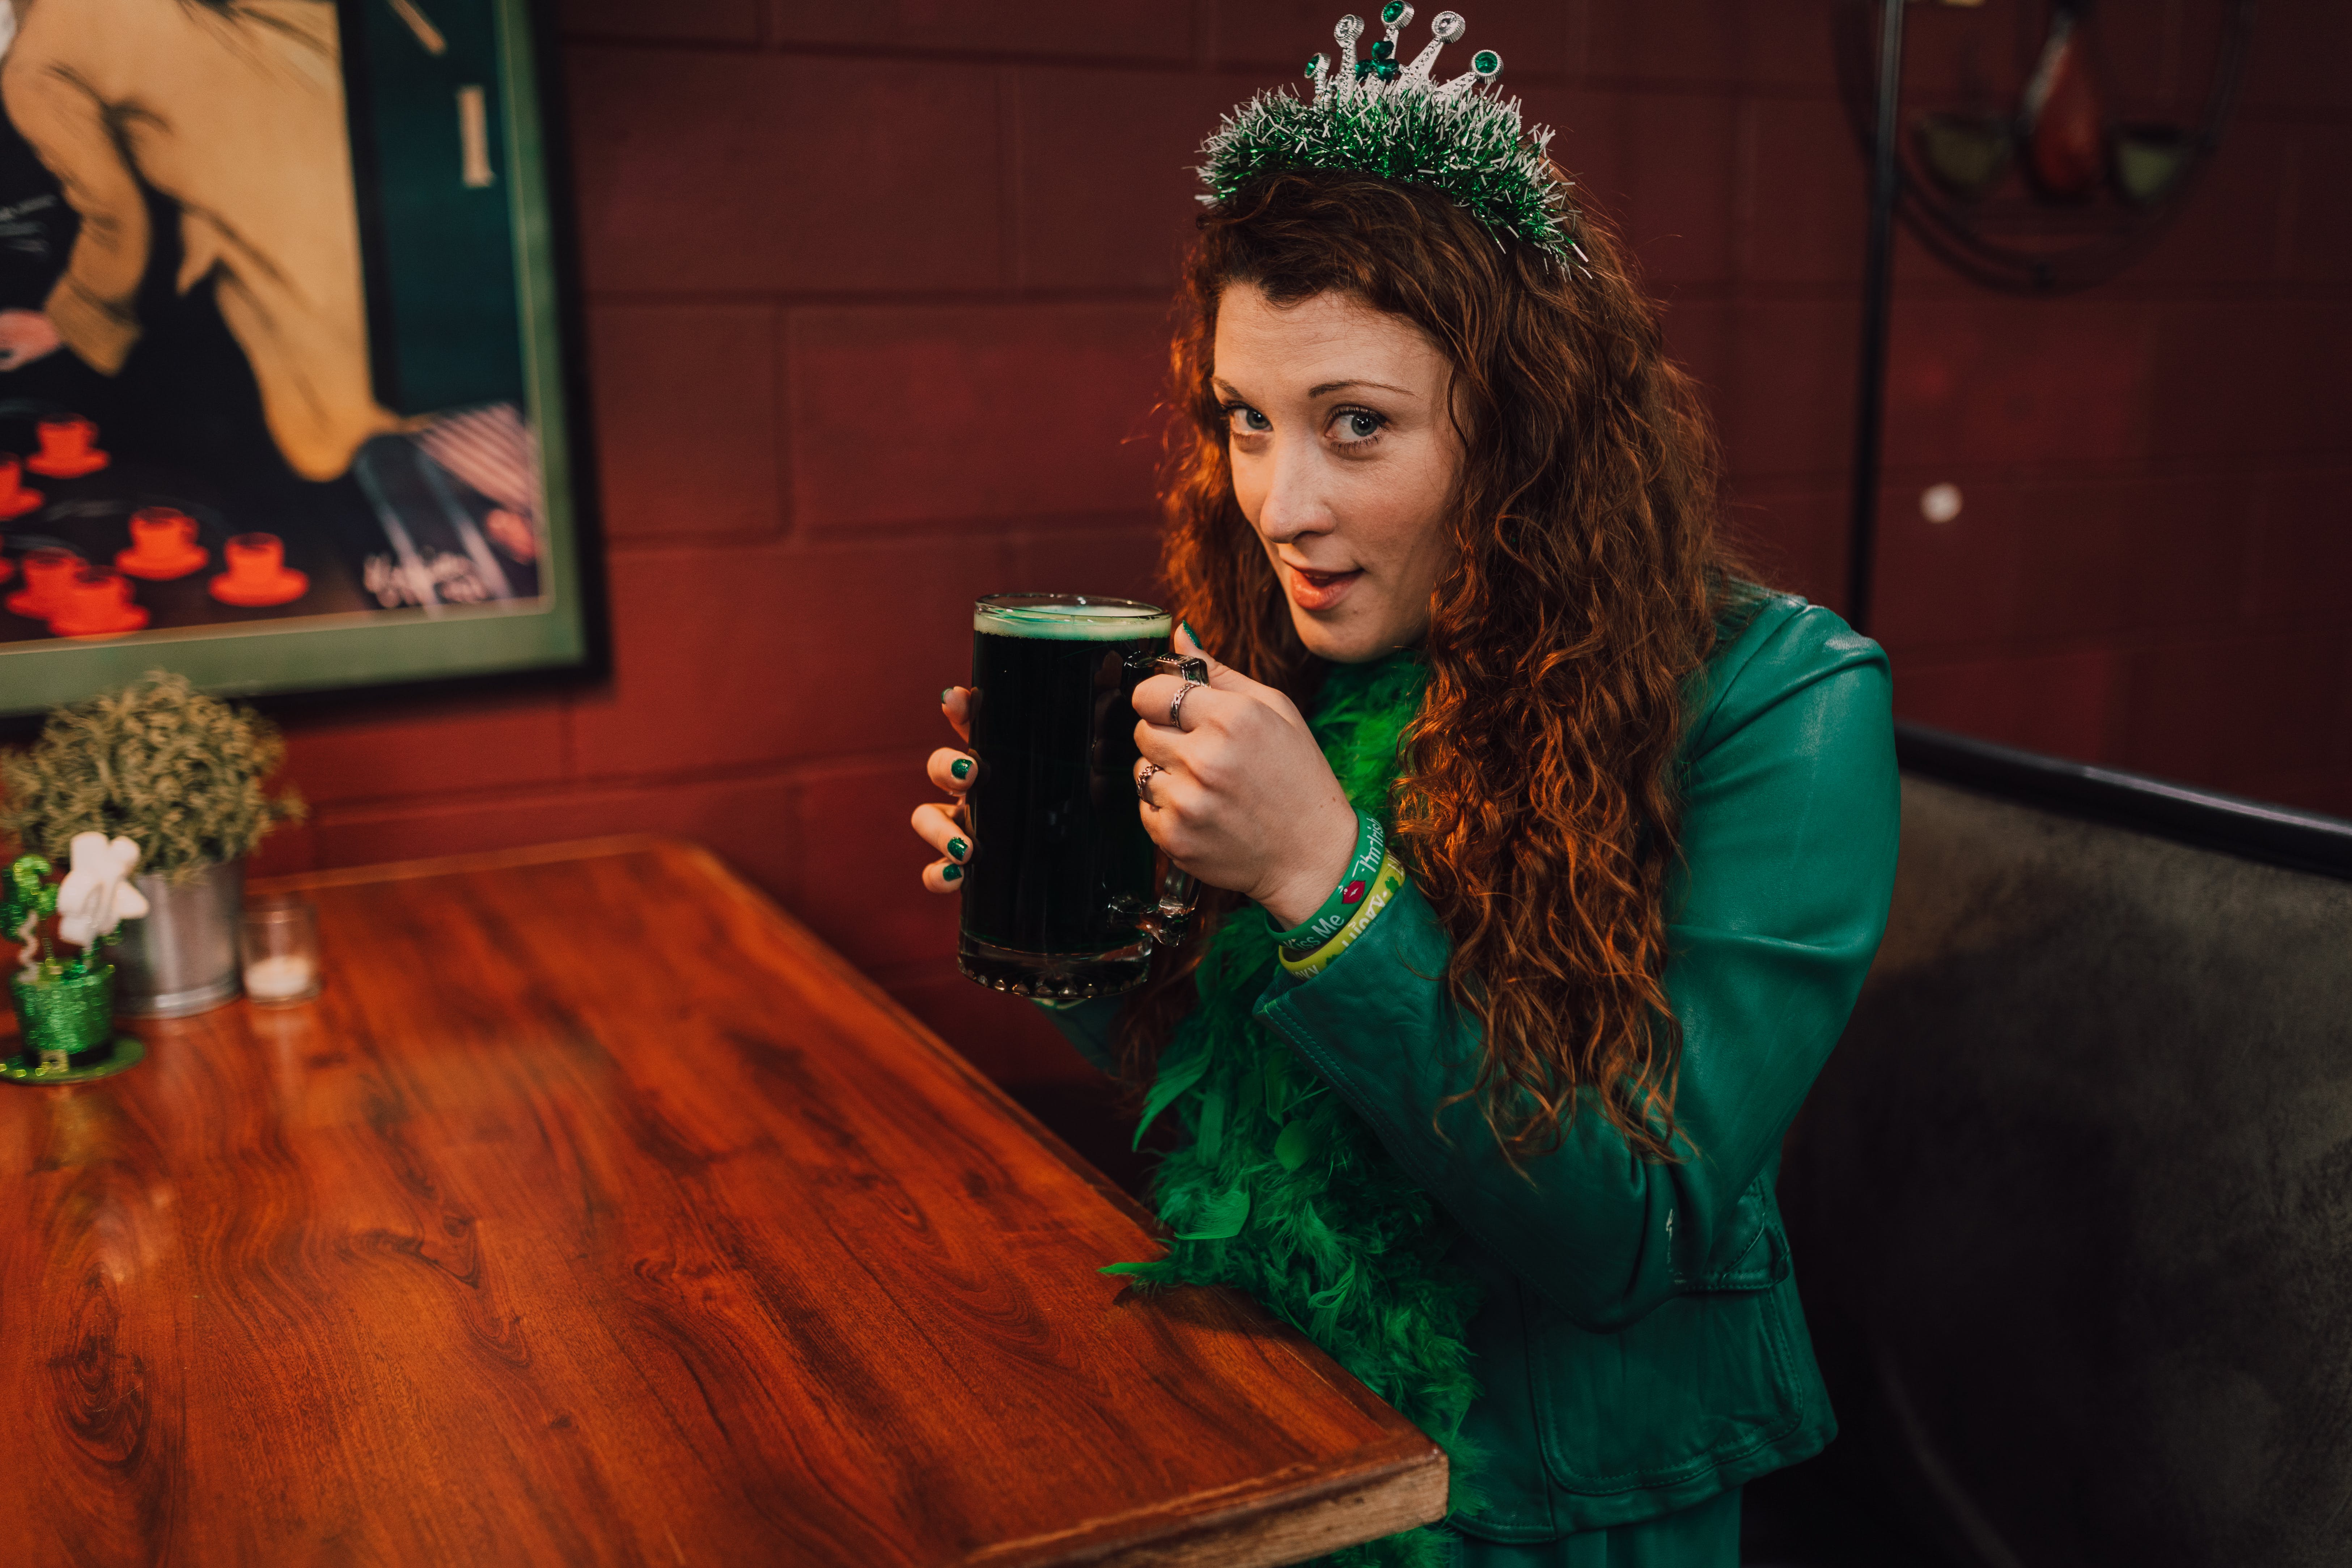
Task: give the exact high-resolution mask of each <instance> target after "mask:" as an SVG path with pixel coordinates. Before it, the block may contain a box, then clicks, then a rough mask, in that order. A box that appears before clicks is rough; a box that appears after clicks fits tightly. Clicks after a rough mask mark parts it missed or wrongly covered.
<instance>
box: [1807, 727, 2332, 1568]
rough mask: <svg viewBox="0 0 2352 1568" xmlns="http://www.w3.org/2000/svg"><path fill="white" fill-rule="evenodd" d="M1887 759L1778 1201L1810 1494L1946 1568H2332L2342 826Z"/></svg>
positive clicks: (1907, 753)
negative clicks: (1875, 870)
mask: <svg viewBox="0 0 2352 1568" xmlns="http://www.w3.org/2000/svg"><path fill="white" fill-rule="evenodd" d="M1903 751H1904V760H1905V777H1904V799H1903V850H1902V862H1901V869H1900V872H1899V875H1898V877H1897V880H1896V887H1895V907H1894V913H1893V917H1892V920H1891V922H1890V924H1889V927H1888V930H1887V933H1886V941H1885V946H1884V947H1883V948H1882V950H1881V951H1880V953H1879V956H1878V961H1877V963H1876V965H1875V967H1874V969H1873V970H1872V973H1871V976H1870V979H1869V982H1868V984H1867V985H1866V986H1865V987H1864V992H1863V994H1862V1000H1861V1003H1860V1005H1859V1006H1858V1007H1857V1008H1856V1010H1855V1013H1854V1016H1853V1022H1852V1024H1851V1025H1850V1026H1848V1028H1847V1030H1846V1033H1845V1036H1844V1038H1843V1041H1842V1042H1841V1044H1840V1045H1839V1047H1838V1049H1837V1052H1836V1054H1835V1056H1834V1057H1833V1058H1832V1060H1831V1062H1830V1065H1829V1068H1828V1069H1827V1071H1826V1072H1825V1073H1824V1074H1823V1076H1822V1079H1821V1082H1820V1084H1819V1086H1818V1087H1817V1088H1816V1089H1815V1090H1814V1093H1813V1095H1812V1098H1811V1101H1810V1102H1809V1104H1808V1106H1807V1108H1806V1110H1805V1113H1804V1115H1803V1117H1802V1118H1801V1120H1800V1121H1799V1122H1798V1124H1797V1126H1796V1128H1795V1129H1794V1131H1792V1132H1791V1134H1790V1145H1789V1152H1788V1160H1787V1164H1786V1168H1785V1172H1784V1174H1783V1176H1782V1178H1781V1198H1782V1202H1783V1205H1784V1206H1785V1208H1786V1212H1787V1218H1788V1227H1789V1231H1790V1241H1791V1244H1792V1246H1793V1248H1794V1251H1795V1256H1796V1261H1797V1272H1798V1277H1799V1279H1800V1280H1801V1284H1802V1286H1803V1289H1804V1293H1805V1299H1806V1302H1807V1308H1808V1311H1809V1313H1810V1315H1811V1318H1812V1321H1813V1325H1814V1331H1815V1337H1816V1340H1817V1342H1818V1343H1819V1345H1820V1348H1821V1351H1822V1360H1823V1363H1824V1365H1825V1367H1826V1368H1827V1369H1828V1370H1829V1371H1830V1373H1831V1374H1832V1392H1833V1395H1834V1397H1835V1398H1836V1400H1837V1404H1838V1410H1839V1415H1840V1417H1841V1420H1842V1422H1843V1426H1844V1427H1845V1434H1844V1436H1843V1438H1842V1439H1841V1442H1840V1443H1839V1444H1838V1445H1835V1446H1833V1447H1832V1457H1833V1458H1834V1459H1835V1460H1836V1464H1835V1467H1834V1468H1835V1472H1836V1473H1837V1474H1838V1475H1839V1476H1841V1477H1842V1478H1843V1480H1842V1482H1841V1486H1842V1487H1843V1488H1844V1489H1846V1490H1847V1492H1848V1495H1849V1496H1850V1497H1853V1498H1854V1499H1855V1500H1860V1497H1861V1494H1862V1493H1864V1492H1869V1493H1872V1494H1874V1495H1873V1497H1872V1502H1873V1504H1874V1506H1878V1507H1885V1506H1887V1500H1889V1499H1892V1500H1893V1505H1892V1506H1893V1508H1894V1510H1895V1512H1896V1513H1898V1514H1900V1515H1901V1516H1903V1518H1904V1519H1905V1520H1906V1521H1907V1523H1908V1524H1909V1526H1910V1527H1911V1532H1912V1533H1916V1534H1917V1535H1919V1536H1921V1537H1922V1538H1923V1539H1925V1540H1926V1541H1928V1542H1933V1543H1934V1545H1935V1548H1936V1550H1935V1552H1933V1553H1932V1554H1931V1556H1940V1557H1944V1558H1948V1559H1949V1560H1950V1561H1951V1562H1953V1563H1962V1564H1984V1565H1988V1568H1994V1565H1997V1568H2010V1565H2013V1564H2021V1565H2023V1568H2075V1565H2078V1564H2080V1565H2084V1568H2092V1565H2100V1564H2110V1563H2128V1564H2131V1565H2133V1568H2172V1565H2179V1568H2191V1565H2194V1568H2301V1565H2304V1564H2321V1563H2328V1564H2335V1563H2352V880H2347V875H2352V824H2345V823H2338V822H2335V821H2334V820H2333V819H2330V818H2325V817H2315V816H2305V815H2303V814H2298V813H2294V812H2286V811H2281V810H2277V809H2274V808H2269V807H2263V806H2259V805H2253V804H2252V803H2246V802H2238V801H2232V800H2230V799H2228V798H2227V797H2219V796H2205V795H2200V794H2199V792H2194V791H2186V790H2181V789H2179V788H2176V787H2173V786H2168V785H2162V784H2157V783H2156V782H2155V781H2148V780H2138V779H2134V778H2132V777H2130V776H2129V775H2120V774H2110V773H2102V772H2101V771H2100V770H2095V769H2087V768H2082V767H2079V766H2074V765H2073V764H2064V763H2053V762H2051V761H2049V760H2047V759H2038V758H2033V757H2031V756H2028V755H2026V754H2024V753H2011V752H2002V751H2000V749H1998V748H1988V747H1983V746H1980V745H1977V744H1975V743H1973V742H1959V741H1957V740H1956V739H1954V738H1952V737H1942V736H1937V735H1936V734H1934V733H1933V732H1932V731H1906V734H1905V735H1904V737H1903ZM1934 774H1941V775H1943V776H1942V777H1940V778H1939V777H1937V776H1932V775H1934ZM1956 780H1957V781H1965V782H1954V781H1956ZM1841 1449H1843V1453H1841V1452H1840V1450H1841ZM1825 1463H1826V1461H1825ZM1832 1555H1834V1554H1832ZM1922 1560H1929V1559H1928V1558H1923V1559H1922Z"/></svg>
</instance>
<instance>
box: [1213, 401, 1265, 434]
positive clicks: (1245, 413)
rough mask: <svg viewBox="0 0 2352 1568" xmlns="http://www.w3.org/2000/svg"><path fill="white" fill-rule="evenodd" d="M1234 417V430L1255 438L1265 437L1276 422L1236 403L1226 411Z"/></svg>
mask: <svg viewBox="0 0 2352 1568" xmlns="http://www.w3.org/2000/svg"><path fill="white" fill-rule="evenodd" d="M1225 412H1226V413H1228V414H1230V415H1232V416H1233V419H1234V429H1236V430H1243V431H1246V432H1248V433H1249V434H1250V435H1253V436H1263V435H1264V434H1265V432H1267V431H1268V430H1271V429H1273V428H1274V421H1273V420H1271V419H1268V418H1267V417H1266V416H1265V415H1263V414H1260V413H1259V412H1258V411H1257V410H1256V409H1255V408H1252V407H1250V406H1249V405H1246V404H1241V403H1236V404H1234V405H1232V406H1231V407H1229V408H1227V409H1226V410H1225Z"/></svg>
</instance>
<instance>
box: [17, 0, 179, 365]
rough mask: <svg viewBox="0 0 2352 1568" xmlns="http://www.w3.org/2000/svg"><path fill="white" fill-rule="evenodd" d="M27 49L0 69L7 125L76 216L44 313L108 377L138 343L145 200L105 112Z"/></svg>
mask: <svg viewBox="0 0 2352 1568" xmlns="http://www.w3.org/2000/svg"><path fill="white" fill-rule="evenodd" d="M41 20H42V21H45V22H46V21H47V17H46V16H45V17H43V18H41ZM32 41H33V42H34V43H35V44H37V42H38V40H32ZM26 42H27V41H26V40H24V39H21V38H20V39H19V41H18V44H17V47H16V49H14V50H12V51H11V58H9V60H8V62H7V68H6V69H5V71H0V93H5V100H6V103H7V109H8V118H9V119H10V121H13V122H14V123H15V124H16V128H17V130H18V131H20V132H23V134H24V137H25V140H26V142H30V143H31V144H32V147H33V151H34V153H36V154H37V155H38V156H39V158H40V160H41V162H42V163H43V164H45V165H47V168H48V170H49V172H50V173H51V174H55V175H56V176H57V177H58V184H60V185H62V186H64V187H65V196H66V200H67V202H68V204H70V205H72V207H73V209H74V211H76V212H77V213H79V214H80V215H81V232H80V233H79V235H78V236H76V237H75V239H74V245H73V252H72V254H71V255H70V256H69V257H68V258H67V261H66V269H65V272H64V273H63V275H61V276H60V277H59V278H58V280H57V284H56V286H55V287H54V288H52V289H50V290H49V297H48V299H47V301H46V302H45V303H44V304H43V306H42V309H43V310H46V311H47V313H48V317H49V321H50V324H51V325H53V326H54V327H56V328H57V331H58V337H59V338H60V339H61V340H63V342H65V345H66V346H67V347H68V348H69V349H71V350H73V352H74V353H76V354H77V355H79V357H80V358H81V359H82V361H83V362H84V363H87V364H89V366H91V367H92V368H93V369H96V370H99V371H102V372H104V373H105V374H108V375H112V374H115V373H116V372H117V371H119V370H121V368H122V362H123V361H124V360H125V359H127V358H129V357H130V353H131V345H132V344H133V343H135V342H138V341H139V318H138V317H137V315H136V314H135V313H134V312H133V310H132V300H133V299H134V297H135V296H136V295H137V294H138V291H139V281H140V279H142V277H143V276H145V274H146V270H147V246H148V234H147V226H148V220H147V198H146V196H145V195H143V194H142V192H141V190H140V186H139V179H138V176H137V175H136V174H132V173H131V165H130V163H129V162H128V160H127V158H126V155H125V153H124V152H123V143H122V142H121V140H120V138H119V135H118V133H117V132H116V130H115V127H114V124H113V115H112V112H111V110H110V109H109V107H108V105H106V104H104V103H102V102H100V100H99V99H98V96H97V93H96V90H95V89H92V88H91V87H90V86H89V83H88V82H86V81H85V80H84V79H82V78H81V77H80V76H79V74H77V73H76V72H74V71H73V70H71V69H69V68H67V67H66V66H65V65H63V64H61V63H58V61H57V60H55V59H54V58H47V57H44V56H41V55H39V54H37V51H36V49H33V48H27V47H26Z"/></svg>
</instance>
